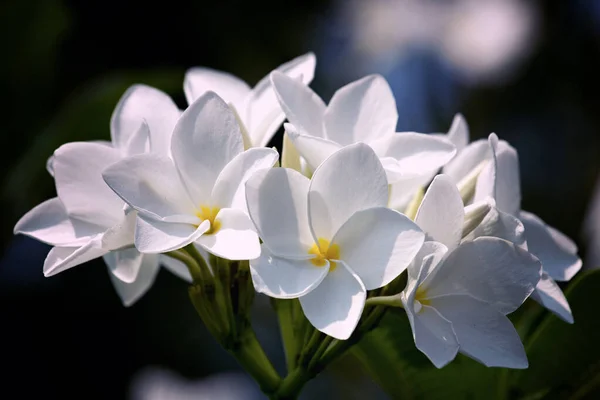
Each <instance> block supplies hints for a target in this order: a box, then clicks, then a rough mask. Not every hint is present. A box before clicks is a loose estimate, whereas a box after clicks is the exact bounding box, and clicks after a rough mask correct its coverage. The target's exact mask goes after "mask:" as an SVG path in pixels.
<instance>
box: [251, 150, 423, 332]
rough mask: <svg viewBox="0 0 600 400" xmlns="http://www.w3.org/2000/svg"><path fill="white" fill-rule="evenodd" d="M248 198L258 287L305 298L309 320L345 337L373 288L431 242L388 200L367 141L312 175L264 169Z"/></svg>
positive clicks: (382, 176)
mask: <svg viewBox="0 0 600 400" xmlns="http://www.w3.org/2000/svg"><path fill="white" fill-rule="evenodd" d="M246 197H247V202H248V210H249V212H250V217H251V218H252V220H253V221H254V223H255V225H256V227H257V229H258V232H259V234H260V237H261V238H262V240H263V244H262V254H261V257H260V258H258V259H256V260H251V262H250V269H251V273H252V279H253V282H254V287H255V288H256V290H257V291H258V292H262V293H265V294H267V295H269V296H271V297H276V298H284V299H288V298H298V297H299V298H300V304H301V305H302V309H303V310H304V313H305V314H306V317H307V318H308V320H309V321H310V322H311V323H312V324H313V325H314V326H315V327H316V328H317V329H318V330H320V331H322V332H324V333H326V334H328V335H330V336H333V337H335V338H338V339H347V338H348V337H349V336H350V335H351V334H352V331H353V330H354V328H355V327H356V324H357V323H358V320H359V318H360V315H361V313H362V310H363V306H364V302H365V296H366V291H367V290H371V289H375V288H379V287H382V286H384V285H386V284H388V283H389V282H390V281H392V280H393V279H394V278H395V277H397V276H398V275H399V274H400V273H401V272H402V271H404V270H405V269H406V267H407V265H408V264H409V263H410V262H411V261H412V259H413V258H414V256H415V254H417V252H418V250H419V248H420V247H421V245H422V243H423V237H424V235H423V233H422V232H421V230H420V229H419V228H418V227H417V226H416V225H415V224H414V223H413V222H412V221H410V220H409V219H408V218H407V217H406V216H404V215H402V214H400V213H398V212H396V211H393V210H390V209H388V208H386V207H385V206H386V204H387V197H388V187H387V180H386V176H385V172H384V170H383V167H382V165H381V163H380V162H379V160H378V158H377V156H376V154H375V153H374V152H373V150H372V149H371V148H369V147H368V146H367V145H365V144H355V145H350V146H347V147H345V148H344V149H342V150H339V151H338V152H336V153H334V154H333V155H332V156H331V157H330V158H328V159H327V160H326V161H325V162H324V163H323V164H322V165H321V166H320V167H319V168H318V169H317V170H316V171H315V173H314V175H313V178H312V180H310V181H309V180H308V179H307V178H306V177H304V176H303V175H301V174H300V173H298V172H296V171H294V170H291V169H286V168H275V169H272V170H269V171H262V172H260V173H257V174H255V175H254V176H253V177H252V178H251V179H250V180H249V181H248V183H247V185H246Z"/></svg>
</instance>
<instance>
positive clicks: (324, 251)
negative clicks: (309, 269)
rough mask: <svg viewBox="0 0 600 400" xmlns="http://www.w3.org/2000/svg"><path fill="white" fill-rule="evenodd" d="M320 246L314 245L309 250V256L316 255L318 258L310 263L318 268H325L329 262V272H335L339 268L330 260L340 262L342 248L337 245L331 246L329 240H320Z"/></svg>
mask: <svg viewBox="0 0 600 400" xmlns="http://www.w3.org/2000/svg"><path fill="white" fill-rule="evenodd" d="M318 242H319V244H318V245H317V243H315V244H313V245H312V247H311V248H310V249H309V250H308V254H314V255H315V256H316V257H315V258H312V259H311V260H310V262H312V263H313V264H314V265H316V266H317V267H323V266H325V265H326V264H327V261H329V265H330V267H329V270H330V271H333V270H335V268H336V267H337V265H336V263H334V262H331V261H330V260H339V259H340V246H338V245H337V244H335V243H334V244H330V243H329V240H327V239H323V238H319V240H318Z"/></svg>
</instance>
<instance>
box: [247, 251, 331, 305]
mask: <svg viewBox="0 0 600 400" xmlns="http://www.w3.org/2000/svg"><path fill="white" fill-rule="evenodd" d="M328 271H329V266H328V265H325V266H322V267H318V266H316V265H314V264H313V263H312V262H311V261H310V260H292V259H286V258H280V257H277V256H274V255H273V254H272V253H270V251H269V249H268V248H267V247H266V246H265V245H264V244H263V246H262V252H261V255H260V257H259V258H257V259H254V260H250V272H251V274H252V282H253V283H254V288H255V289H256V291H257V292H259V293H264V294H266V295H267V296H271V297H275V298H278V299H294V298H297V297H300V296H304V295H305V294H307V293H309V292H310V291H311V290H313V289H314V288H316V287H317V286H318V285H319V284H320V283H321V281H323V279H324V278H325V277H326V276H327V273H328Z"/></svg>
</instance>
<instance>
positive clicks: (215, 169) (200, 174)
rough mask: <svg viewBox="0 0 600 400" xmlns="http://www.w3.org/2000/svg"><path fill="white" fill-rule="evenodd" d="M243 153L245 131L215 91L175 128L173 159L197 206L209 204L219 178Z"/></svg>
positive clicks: (195, 103)
mask: <svg viewBox="0 0 600 400" xmlns="http://www.w3.org/2000/svg"><path fill="white" fill-rule="evenodd" d="M242 151H244V144H243V140H242V132H241V131H240V127H239V125H238V122H237V120H236V118H235V114H234V113H233V112H232V111H231V109H230V108H229V106H228V105H227V104H225V102H224V101H223V100H222V99H221V98H220V97H219V96H217V95H216V94H215V93H213V92H207V93H206V94H204V95H202V96H201V97H200V98H199V99H198V100H196V101H195V102H194V103H193V104H191V105H190V106H189V107H188V109H187V110H185V111H184V112H183V114H182V115H181V118H180V119H179V121H178V122H177V125H175V130H174V131H173V138H172V141H171V152H172V153H173V160H174V161H175V165H176V166H177V170H178V171H179V175H180V176H181V178H182V181H183V183H184V185H185V186H186V188H187V190H188V192H189V194H190V196H191V197H192V200H193V201H194V203H195V204H207V203H208V204H210V201H209V200H210V195H211V193H212V190H213V186H214V184H215V181H216V180H217V177H218V176H219V174H220V173H221V171H222V170H223V168H225V166H226V165H227V164H228V163H229V162H230V161H231V160H233V158H234V157H235V156H237V155H238V154H240V153H241V152H242Z"/></svg>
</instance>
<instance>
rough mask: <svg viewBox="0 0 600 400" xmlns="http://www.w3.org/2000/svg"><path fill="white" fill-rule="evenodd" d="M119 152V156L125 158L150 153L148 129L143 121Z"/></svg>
mask: <svg viewBox="0 0 600 400" xmlns="http://www.w3.org/2000/svg"><path fill="white" fill-rule="evenodd" d="M120 150H121V154H123V155H125V156H133V155H135V154H144V153H148V152H149V151H150V127H149V126H148V123H147V122H146V121H145V120H144V121H142V123H141V124H140V127H139V128H138V129H137V131H135V132H134V133H133V134H132V135H131V137H130V138H129V140H128V141H127V143H126V144H125V145H124V147H123V148H121V149H120Z"/></svg>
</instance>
